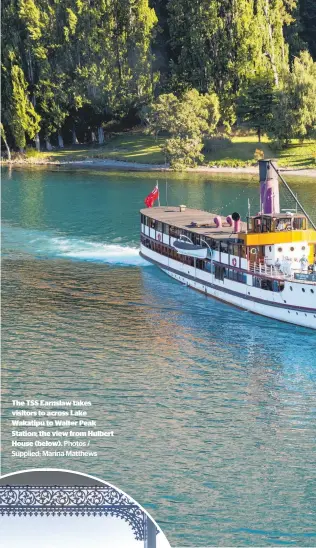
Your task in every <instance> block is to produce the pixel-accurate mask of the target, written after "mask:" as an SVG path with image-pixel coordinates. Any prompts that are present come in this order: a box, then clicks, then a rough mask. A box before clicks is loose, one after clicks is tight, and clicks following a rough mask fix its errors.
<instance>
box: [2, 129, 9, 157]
mask: <svg viewBox="0 0 316 548" xmlns="http://www.w3.org/2000/svg"><path fill="white" fill-rule="evenodd" d="M2 139H3V142H4V144H5V148H6V149H7V155H8V160H9V162H11V151H10V147H9V145H8V142H7V140H6V138H5V136H4V135H2Z"/></svg>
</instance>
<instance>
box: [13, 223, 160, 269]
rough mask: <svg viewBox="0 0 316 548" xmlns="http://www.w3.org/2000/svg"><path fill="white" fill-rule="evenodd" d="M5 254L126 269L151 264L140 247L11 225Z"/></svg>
mask: <svg viewBox="0 0 316 548" xmlns="http://www.w3.org/2000/svg"><path fill="white" fill-rule="evenodd" d="M2 252H3V256H8V255H9V256H10V257H13V256H21V255H25V254H27V255H33V256H36V257H37V258H41V259H45V258H46V259H50V258H56V257H59V258H63V259H70V260H76V261H91V262H98V263H106V264H112V265H123V266H124V265H125V266H147V265H148V264H149V263H148V262H147V261H145V260H144V259H142V258H141V257H140V256H139V249H138V248H137V247H136V246H132V245H118V244H115V243H101V242H93V241H88V240H83V239H77V238H71V237H70V238H68V237H64V236H56V235H53V234H50V233H48V232H40V231H36V230H25V229H22V228H19V227H12V226H7V225H5V226H3V228H2Z"/></svg>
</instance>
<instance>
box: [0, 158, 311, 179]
mask: <svg viewBox="0 0 316 548" xmlns="http://www.w3.org/2000/svg"><path fill="white" fill-rule="evenodd" d="M1 165H2V166H3V167H5V166H25V167H31V166H40V167H45V166H47V167H50V166H57V167H80V168H82V167H87V168H89V167H90V168H98V169H104V170H105V171H106V170H108V169H118V170H122V171H149V172H150V171H151V172H152V171H156V172H166V171H167V172H172V173H174V171H173V170H172V169H170V168H169V167H166V166H165V165H162V164H142V163H139V162H125V161H123V160H111V159H108V160H107V159H105V160H97V159H93V160H71V161H68V162H58V161H55V162H51V161H38V160H37V161H34V160H32V161H31V160H12V161H11V162H8V161H5V162H1ZM279 171H280V172H281V173H285V174H287V175H291V176H293V177H313V178H315V179H316V168H315V169H313V168H308V169H291V168H279ZM184 172H185V173H210V174H216V173H230V174H234V173H236V174H243V173H244V174H253V175H254V174H257V173H258V167H257V166H246V167H220V166H218V167H217V166H198V167H195V168H187V169H185V170H184Z"/></svg>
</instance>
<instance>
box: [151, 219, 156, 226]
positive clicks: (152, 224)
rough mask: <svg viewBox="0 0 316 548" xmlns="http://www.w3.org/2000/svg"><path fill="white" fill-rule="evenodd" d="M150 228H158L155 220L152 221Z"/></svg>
mask: <svg viewBox="0 0 316 548" xmlns="http://www.w3.org/2000/svg"><path fill="white" fill-rule="evenodd" d="M150 228H156V221H155V219H150Z"/></svg>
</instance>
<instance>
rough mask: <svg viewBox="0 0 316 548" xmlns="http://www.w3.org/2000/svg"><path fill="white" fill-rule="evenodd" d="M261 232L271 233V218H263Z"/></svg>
mask: <svg viewBox="0 0 316 548" xmlns="http://www.w3.org/2000/svg"><path fill="white" fill-rule="evenodd" d="M261 232H271V218H270V217H263V218H262V224H261Z"/></svg>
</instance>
